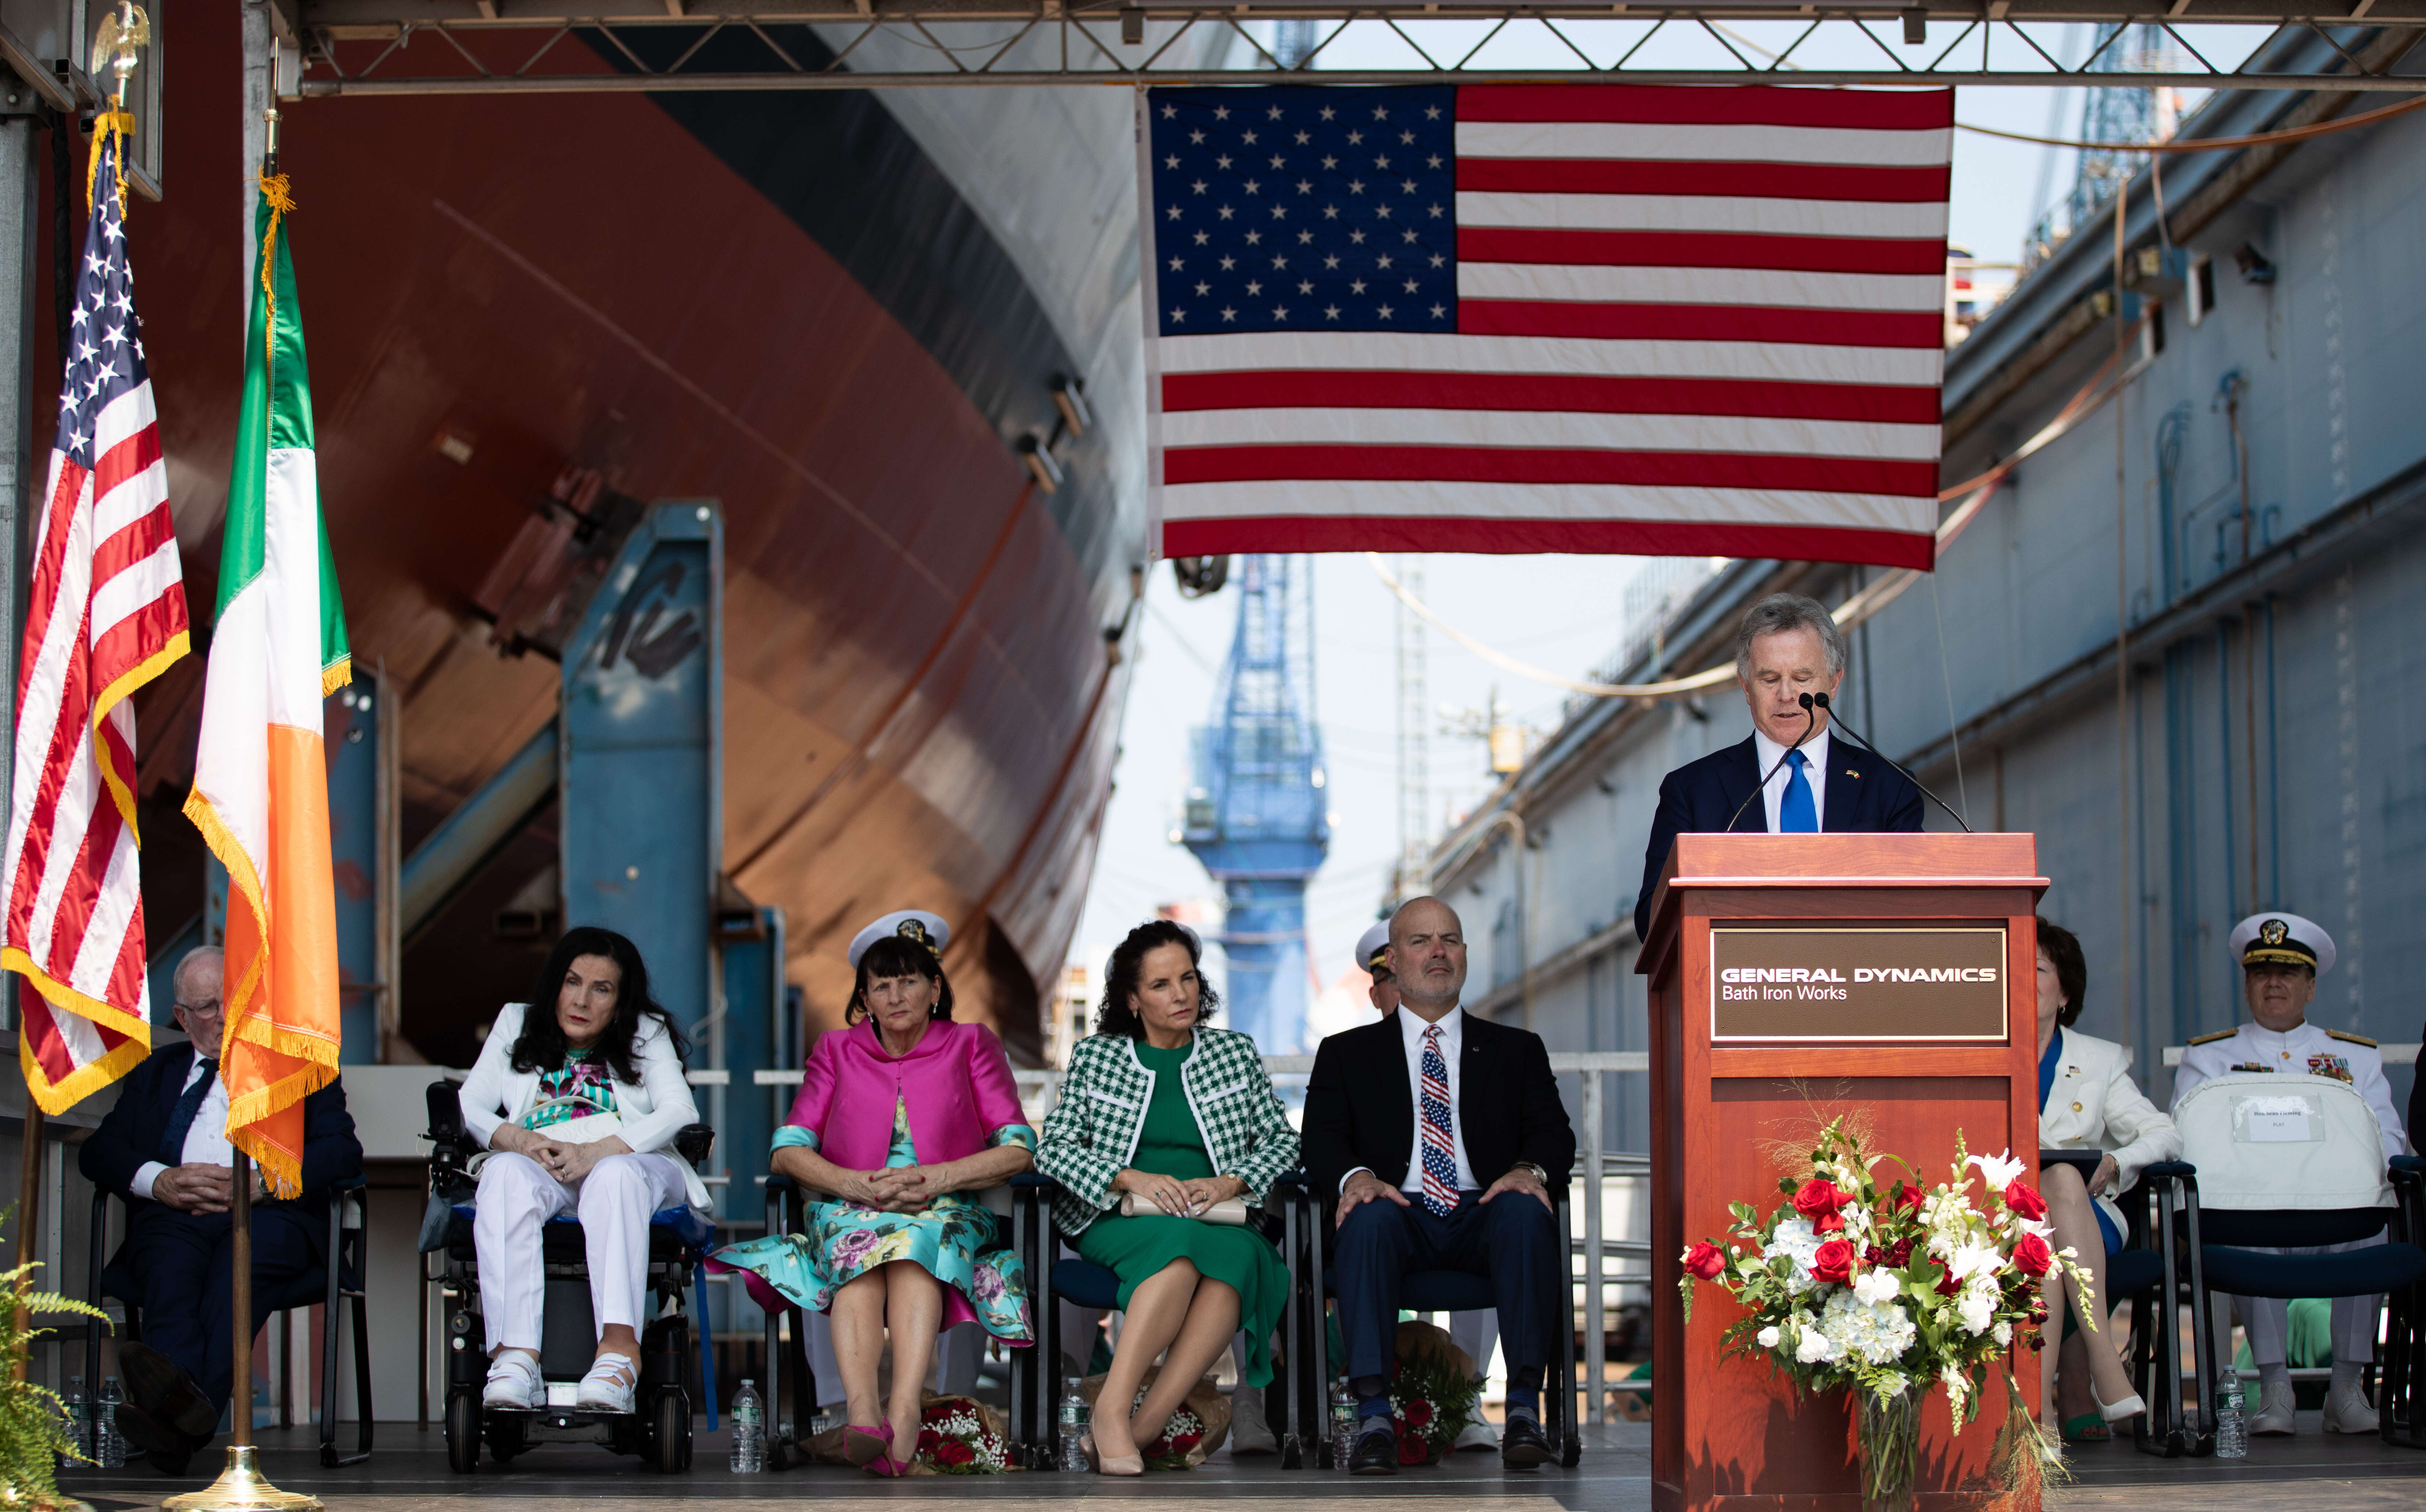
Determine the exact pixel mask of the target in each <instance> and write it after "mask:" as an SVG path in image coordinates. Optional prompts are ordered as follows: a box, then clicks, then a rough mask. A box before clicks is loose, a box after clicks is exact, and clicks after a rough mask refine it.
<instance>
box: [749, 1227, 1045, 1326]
mask: <svg viewBox="0 0 2426 1512" xmlns="http://www.w3.org/2000/svg"><path fill="white" fill-rule="evenodd" d="M808 1219H809V1221H808V1232H807V1233H805V1234H776V1235H772V1236H770V1237H768V1238H765V1239H752V1240H751V1241H749V1242H748V1243H746V1244H738V1245H729V1246H727V1247H724V1248H722V1249H720V1250H718V1251H717V1252H716V1253H715V1254H714V1255H711V1256H710V1257H708V1262H707V1268H708V1269H709V1270H711V1271H714V1272H717V1273H718V1274H722V1273H725V1272H728V1271H737V1272H739V1273H740V1274H741V1275H742V1276H743V1278H744V1280H745V1284H746V1285H748V1287H749V1288H750V1295H752V1297H754V1298H756V1300H757V1302H758V1305H759V1306H761V1307H763V1308H767V1309H768V1310H770V1311H772V1310H774V1309H777V1308H784V1307H803V1308H809V1309H811V1310H813V1311H818V1312H823V1311H827V1310H828V1309H830V1308H831V1307H833V1297H834V1293H836V1292H837V1291H840V1290H841V1289H842V1288H843V1287H844V1286H846V1285H848V1284H849V1282H851V1281H854V1280H856V1279H859V1278H860V1277H862V1276H865V1275H866V1274H867V1273H868V1272H869V1271H872V1270H874V1269H876V1268H877V1267H878V1266H880V1265H888V1264H891V1263H893V1262H895V1261H897V1260H906V1261H909V1262H911V1263H914V1264H915V1265H916V1266H918V1268H919V1269H921V1270H923V1271H925V1272H926V1273H927V1274H929V1275H930V1276H932V1277H934V1278H935V1279H937V1280H939V1281H941V1282H943V1283H944V1319H943V1326H944V1327H946V1328H948V1327H952V1326H953V1325H954V1324H959V1323H970V1322H975V1323H978V1324H981V1325H983V1326H984V1327H985V1331H986V1332H988V1333H990V1334H992V1335H994V1336H995V1338H997V1339H1000V1340H1002V1341H1004V1342H1005V1343H1012V1344H1026V1343H1032V1342H1034V1340H1035V1336H1036V1335H1035V1329H1034V1327H1033V1325H1032V1322H1031V1320H1030V1317H1029V1313H1028V1304H1027V1266H1026V1264H1025V1263H1022V1262H1021V1260H1020V1258H1019V1254H1018V1252H1017V1251H1016V1250H1014V1249H1012V1248H1011V1243H1010V1235H1009V1234H1008V1233H1007V1232H1006V1230H1007V1228H1008V1227H1009V1226H1008V1225H1006V1224H1005V1223H1003V1221H1002V1220H1001V1219H1000V1218H997V1217H996V1216H995V1214H993V1213H992V1212H990V1211H988V1210H987V1208H986V1207H985V1206H984V1204H982V1203H979V1202H976V1201H972V1200H970V1199H969V1198H963V1197H962V1196H960V1195H959V1194H957V1193H952V1194H947V1195H946V1196H944V1197H940V1198H936V1199H935V1202H934V1205H933V1206H931V1207H930V1208H928V1209H927V1210H926V1211H925V1212H923V1213H879V1212H877V1211H875V1210H874V1209H872V1208H863V1207H859V1206H856V1205H854V1204H852V1203H849V1202H813V1203H811V1204H809V1214H808Z"/></svg>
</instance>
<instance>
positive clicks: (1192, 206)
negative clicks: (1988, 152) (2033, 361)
mask: <svg viewBox="0 0 2426 1512" xmlns="http://www.w3.org/2000/svg"><path fill="white" fill-rule="evenodd" d="M1142 109H1143V111H1144V126H1145V129H1144V131H1143V132H1142V133H1141V134H1140V141H1141V143H1142V150H1143V152H1144V153H1145V154H1146V162H1145V165H1144V167H1145V170H1146V171H1145V183H1146V185H1147V190H1148V196H1149V214H1148V215H1147V217H1145V219H1146V222H1147V229H1146V232H1145V235H1146V240H1147V247H1146V252H1147V263H1148V265H1149V266H1150V267H1151V269H1152V282H1151V284H1150V296H1151V298H1152V299H1153V302H1154V310H1153V312H1152V314H1151V315H1150V318H1149V330H1150V341H1149V347H1150V349H1151V354H1152V356H1151V365H1150V372H1151V374H1152V378H1151V388H1152V399H1153V416H1152V422H1151V425H1152V442H1153V450H1152V466H1153V477H1154V482H1155V485H1156V503H1157V507H1158V509H1159V515H1160V522H1161V527H1162V548H1163V551H1164V552H1165V554H1166V555H1204V554H1207V553H1215V552H1229V551H1250V550H1253V551H1343V550H1410V551H1483V552H1529V551H1567V552H1625V553H1642V554H1653V555H1660V554H1674V555H1731V556H1777V557H1795V558H1807V559H1815V560H1829V561H1857V562H1871V563H1878V564H1882V565H1891V566H1904V567H1923V568H1925V567H1928V566H1929V565H1931V562H1932V560H1933V533H1934V531H1935V528H1936V523H1937V512H1938V510H1937V501H1936V493H1937V486H1938V480H1937V459H1938V447H1939V427H1938V421H1939V400H1938V392H1939V383H1940V379H1941V378H1942V375H1943V369H1944V350H1943V320H1944V314H1943V311H1944V301H1945V257H1946V198H1947V189H1948V182H1949V162H1950V154H1951V150H1952V136H1953V130H1952V128H1953V97H1952V94H1951V92H1950V91H1948V90H1943V89H1933V90H1821V89H1797V88H1644V87H1638V86H1626V85H1574V86H1566V85H1534V86H1478V87H1468V88H1405V89H1399V88H1269V89H1235V88H1225V89H1212V88H1206V89H1157V90H1154V91H1152V92H1151V93H1150V94H1149V95H1148V96H1147V97H1146V100H1145V103H1144V105H1143V106H1142Z"/></svg>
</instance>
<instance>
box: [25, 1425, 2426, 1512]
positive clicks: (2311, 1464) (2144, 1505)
mask: <svg viewBox="0 0 2426 1512" xmlns="http://www.w3.org/2000/svg"><path fill="white" fill-rule="evenodd" d="M349 1426H350V1425H349ZM2300 1426H2301V1430H2302V1431H2301V1433H2300V1435H2299V1436H2298V1437H2297V1438H2293V1439H2261V1440H2256V1442H2255V1443H2254V1444H2252V1446H2251V1449H2250V1455H2249V1457H2248V1458H2247V1459H2246V1460H2243V1461H2242V1462H2240V1464H2238V1465H2234V1464H2228V1463H2224V1462H2220V1461H2217V1460H2212V1459H2206V1460H2196V1459H2192V1460H2183V1459H2158V1458H2156V1457H2154V1456H2147V1455H2142V1454H2139V1453H2136V1452H2135V1451H2133V1450H2132V1448H2131V1446H2130V1445H2129V1443H2128V1442H2127V1441H2118V1442H2116V1443H2113V1444H2110V1445H2106V1446H2103V1447H2099V1448H2078V1449H2076V1450H2075V1451H2074V1452H2073V1453H2074V1458H2073V1471H2074V1474H2075V1476H2076V1480H2075V1482H2074V1484H2072V1485H2070V1486H2066V1487H2062V1488H2058V1489H2055V1490H2053V1491H2052V1492H2051V1493H2050V1494H2049V1496H2048V1498H2047V1504H2048V1505H2049V1506H2052V1507H2062V1508H2067V1509H2072V1508H2077V1509H2079V1512H2260V1509H2262V1512H2392V1509H2393V1508H2396V1507H2397V1508H2401V1509H2403V1512H2410V1509H2415V1508H2417V1507H2418V1506H2420V1505H2426V1451H2415V1450H2403V1449H2395V1448H2392V1447H2390V1446H2389V1445H2386V1443H2385V1442H2384V1441H2383V1440H2378V1439H2345V1438H2330V1439H2329V1438H2327V1437H2325V1436H2324V1434H2323V1433H2322V1431H2321V1429H2320V1427H2319V1426H2318V1423H2317V1415H2316V1414H2315V1413H2312V1412H2306V1413H2302V1414H2301V1422H2300ZM1584 1434H1585V1437H1584V1458H1583V1463H1582V1464H1581V1465H1579V1466H1577V1468H1576V1469H1574V1470H1572V1471H1562V1470H1557V1469H1550V1470H1539V1471H1521V1472H1503V1471H1502V1470H1501V1469H1500V1468H1499V1461H1498V1458H1497V1456H1492V1455H1481V1454H1476V1455H1461V1456H1458V1457H1457V1458H1456V1459H1454V1460H1452V1461H1451V1462H1450V1463H1448V1465H1446V1466H1442V1467H1438V1468H1435V1469H1429V1470H1415V1471H1407V1472H1402V1473H1400V1474H1399V1475H1396V1476H1392V1477H1388V1478H1383V1477H1380V1476H1376V1477H1373V1478H1370V1479H1354V1478H1351V1477H1349V1476H1347V1475H1342V1474H1337V1473H1323V1472H1313V1471H1295V1472H1292V1471H1285V1470H1282V1469H1281V1468H1280V1463H1279V1461H1278V1460H1276V1459H1270V1458H1257V1459H1247V1460H1241V1461H1239V1462H1238V1463H1237V1464H1236V1465H1233V1464H1231V1463H1230V1462H1229V1459H1228V1456H1215V1457H1214V1459H1213V1461H1212V1462H1211V1463H1210V1464H1208V1465H1206V1466H1205V1467H1204V1468H1203V1469H1202V1470H1199V1471H1197V1472H1193V1473H1189V1474H1185V1475H1170V1474H1166V1475H1149V1476H1146V1477H1143V1478H1142V1479H1140V1480H1134V1481H1106V1480H1099V1479H1096V1478H1094V1477H1092V1476H1085V1475H1060V1474H1020V1475H1000V1476H975V1477H944V1476H936V1477H920V1478H916V1479H913V1480H909V1481H900V1482H884V1481H879V1480H876V1479H873V1478H872V1477H869V1476H866V1475H864V1474H857V1473H853V1472H848V1471H843V1470H831V1469H824V1468H812V1469H803V1470H793V1471H784V1472H778V1473H775V1474H770V1475H752V1476H740V1475H734V1474H731V1473H730V1472H727V1471H726V1470H725V1468H724V1456H725V1443H726V1440H725V1439H724V1437H723V1436H722V1435H720V1434H702V1435H701V1436H700V1438H699V1440H698V1445H697V1448H696V1451H695V1453H696V1455H697V1456H698V1457H697V1459H696V1462H695V1463H694V1465H693V1468H692V1469H691V1470H690V1471H689V1472H687V1473H685V1474H682V1475H673V1476H666V1475H658V1474H656V1473H655V1472H651V1471H648V1470H645V1469H643V1468H642V1467H641V1465H640V1462H639V1460H638V1459H635V1458H629V1457H623V1456H614V1455H609V1454H607V1452H606V1451H605V1450H603V1449H597V1448H592V1447H590V1446H587V1445H552V1446H548V1447H543V1448H539V1449H534V1450H531V1451H530V1452H529V1453H527V1454H526V1455H525V1456H522V1457H521V1458H520V1459H518V1460H516V1461H515V1462H514V1464H513V1465H512V1466H511V1467H510V1468H508V1469H503V1470H500V1469H497V1468H495V1467H493V1466H492V1465H491V1464H489V1463H488V1462H487V1460H486V1459H485V1458H483V1460H482V1462H481V1465H480V1469H479V1471H478V1472H477V1473H475V1474H472V1475H456V1474H453V1473H450V1472H448V1471H447V1469H446V1456H445V1444H444V1442H443V1440H441V1439H440V1437H439V1434H438V1430H437V1429H436V1428H435V1427H432V1428H430V1429H429V1430H428V1431H426V1432H424V1431H422V1430H419V1429H416V1428H413V1427H412V1426H411V1425H410V1424H393V1425H382V1426H381V1427H380V1433H379V1448H378V1451H377V1453H376V1454H374V1455H373V1456H372V1457H371V1459H370V1461H369V1462H368V1463H367V1464H363V1465H356V1466H352V1467H350V1468H348V1469H346V1470H334V1471H332V1470H323V1469H321V1468H320V1464H319V1459H318V1448H317V1443H318V1440H317V1439H316V1438H315V1436H314V1435H312V1434H311V1433H309V1432H308V1431H306V1430H301V1429H296V1430H287V1431H283V1432H282V1431H278V1430H267V1431H265V1432H264V1433H263V1435H262V1440H263V1452H262V1456H261V1457H262V1462H263V1469H264V1470H265V1471H266V1472H267V1473H268V1475H269V1477H270V1479H271V1481H272V1482H273V1483H275V1484H276V1485H277V1486H279V1487H280V1488H283V1489H286V1490H290V1491H309V1492H311V1493H312V1494H314V1495H315V1496H317V1497H319V1498H320V1499H321V1500H322V1501H323V1502H325V1503H326V1504H328V1507H329V1512H404V1509H407V1508H418V1507H429V1506H440V1505H445V1504H457V1503H461V1504H467V1505H468V1504H477V1503H495V1502H500V1501H511V1502H514V1503H516V1504H522V1505H528V1506H536V1507H553V1506H560V1507H562V1508H564V1509H565V1512H576V1508H577V1512H656V1509H657V1508H659V1507H661V1506H662V1505H664V1504H666V1503H667V1502H669V1501H672V1500H682V1499H697V1500H704V1501H713V1502H715V1503H717V1504H719V1505H720V1506H724V1507H731V1508H734V1509H735V1512H744V1509H760V1508H763V1509H765V1512H776V1509H778V1508H781V1509H784V1512H792V1509H795V1508H797V1507H798V1506H799V1505H800V1504H801V1500H802V1498H804V1497H813V1498H815V1499H816V1501H817V1504H818V1506H819V1507H820V1508H823V1509H827V1512H848V1509H850V1508H853V1507H856V1506H861V1505H865V1506H869V1507H873V1506H876V1505H879V1504H900V1503H904V1502H912V1501H935V1502H946V1501H954V1500H960V1501H982V1502H984V1503H986V1504H989V1505H992V1506H997V1507H1027V1506H1039V1507H1041V1506H1043V1505H1047V1504H1052V1503H1056V1502H1059V1501H1061V1500H1063V1499H1066V1498H1069V1497H1072V1496H1078V1497H1083V1498H1085V1499H1087V1500H1088V1501H1089V1502H1091V1503H1093V1504H1101V1505H1102V1506H1104V1507H1105V1508H1106V1509H1107V1512H1110V1509H1112V1508H1116V1507H1124V1506H1127V1505H1131V1504H1135V1505H1139V1506H1143V1505H1147V1504H1159V1505H1172V1504H1176V1503H1180V1502H1186V1501H1190V1500H1198V1501H1202V1500H1208V1499H1209V1500H1216V1501H1237V1502H1246V1503H1281V1502H1286V1501H1292V1500H1295V1499H1297V1498H1299V1497H1302V1496H1304V1495H1305V1494H1307V1493H1308V1492H1309V1491H1317V1490H1318V1491H1319V1493H1320V1494H1321V1495H1323V1496H1324V1497H1326V1498H1329V1499H1334V1500H1350V1501H1359V1502H1367V1501H1369V1502H1374V1503H1376V1504H1385V1503H1392V1502H1404V1501H1407V1500H1410V1499H1420V1498H1428V1497H1432V1496H1439V1497H1454V1498H1456V1499H1457V1500H1458V1502H1459V1504H1460V1505H1461V1507H1463V1508H1466V1509H1470V1512H1649V1508H1650V1505H1651V1487H1650V1481H1649V1474H1650V1469H1651V1435H1650V1429H1649V1428H1648V1427H1647V1426H1646V1425H1643V1424H1626V1423H1615V1424H1606V1425H1604V1426H1601V1427H1597V1428H1594V1427H1587V1428H1586V1429H1585V1430H1584ZM348 1438H350V1434H348ZM203 1484H205V1479H204V1478H203V1477H200V1476H196V1477H190V1478H186V1479H180V1480H174V1481H172V1480H170V1479H169V1478H168V1477H166V1476H163V1475H160V1474H158V1473H156V1472H153V1471H152V1470H150V1469H149V1468H148V1467H146V1468H140V1469H134V1470H126V1471H109V1472H102V1471H85V1472H76V1473H71V1474H66V1475H62V1476H61V1477H60V1485H61V1488H62V1489H64V1490H67V1491H69V1492H70V1493H72V1494H73V1495H76V1496H80V1497H82V1498H84V1499H85V1500H86V1501H88V1502H90V1503H91V1504H93V1505H94V1506H95V1507H97V1508H104V1509H108V1512H120V1509H132V1508H136V1507H147V1506H156V1505H157V1504H159V1501H160V1499H161V1498H162V1497H164V1496H168V1495H170V1494H172V1493H174V1492H177V1491H185V1490H195V1489H199V1488H201V1487H202V1485H203Z"/></svg>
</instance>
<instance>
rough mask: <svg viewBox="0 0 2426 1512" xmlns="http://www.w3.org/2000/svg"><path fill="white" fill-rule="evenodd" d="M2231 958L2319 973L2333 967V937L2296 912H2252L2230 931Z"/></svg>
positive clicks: (2249, 962)
mask: <svg viewBox="0 0 2426 1512" xmlns="http://www.w3.org/2000/svg"><path fill="white" fill-rule="evenodd" d="M2232 958H2233V959H2235V960H2237V961H2239V962H2240V964H2241V965H2243V966H2259V965H2265V964H2268V963H2270V962H2272V963H2276V964H2280V965H2285V966H2306V967H2310V968H2313V969H2314V970H2315V972H2316V973H2317V974H2318V975H2320V976H2322V975H2323V974H2324V973H2327V972H2329V971H2332V970H2333V969H2334V937H2333V936H2331V935H2329V934H2327V933H2325V931H2324V928H2323V926H2322V925H2318V924H2317V923H2315V922H2314V921H2313V920H2308V919H2303V918H2301V917H2300V916H2299V915H2298V914H2296V913H2253V914H2251V915H2250V916H2249V917H2248V918H2246V919H2243V920H2241V921H2240V926H2239V927H2237V928H2235V929H2234V930H2233V931H2232Z"/></svg>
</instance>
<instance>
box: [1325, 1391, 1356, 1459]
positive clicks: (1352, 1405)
mask: <svg viewBox="0 0 2426 1512" xmlns="http://www.w3.org/2000/svg"><path fill="white" fill-rule="evenodd" d="M1354 1453H1356V1393H1355V1392H1353V1391H1350V1390H1349V1389H1348V1378H1347V1377H1346V1376H1344V1375H1343V1376H1341V1377H1340V1378H1339V1379H1338V1380H1336V1381H1334V1382H1332V1384H1331V1463H1332V1465H1333V1466H1334V1468H1336V1469H1339V1470H1346V1469H1347V1468H1348V1457H1349V1456H1350V1455H1353V1454H1354Z"/></svg>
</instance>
